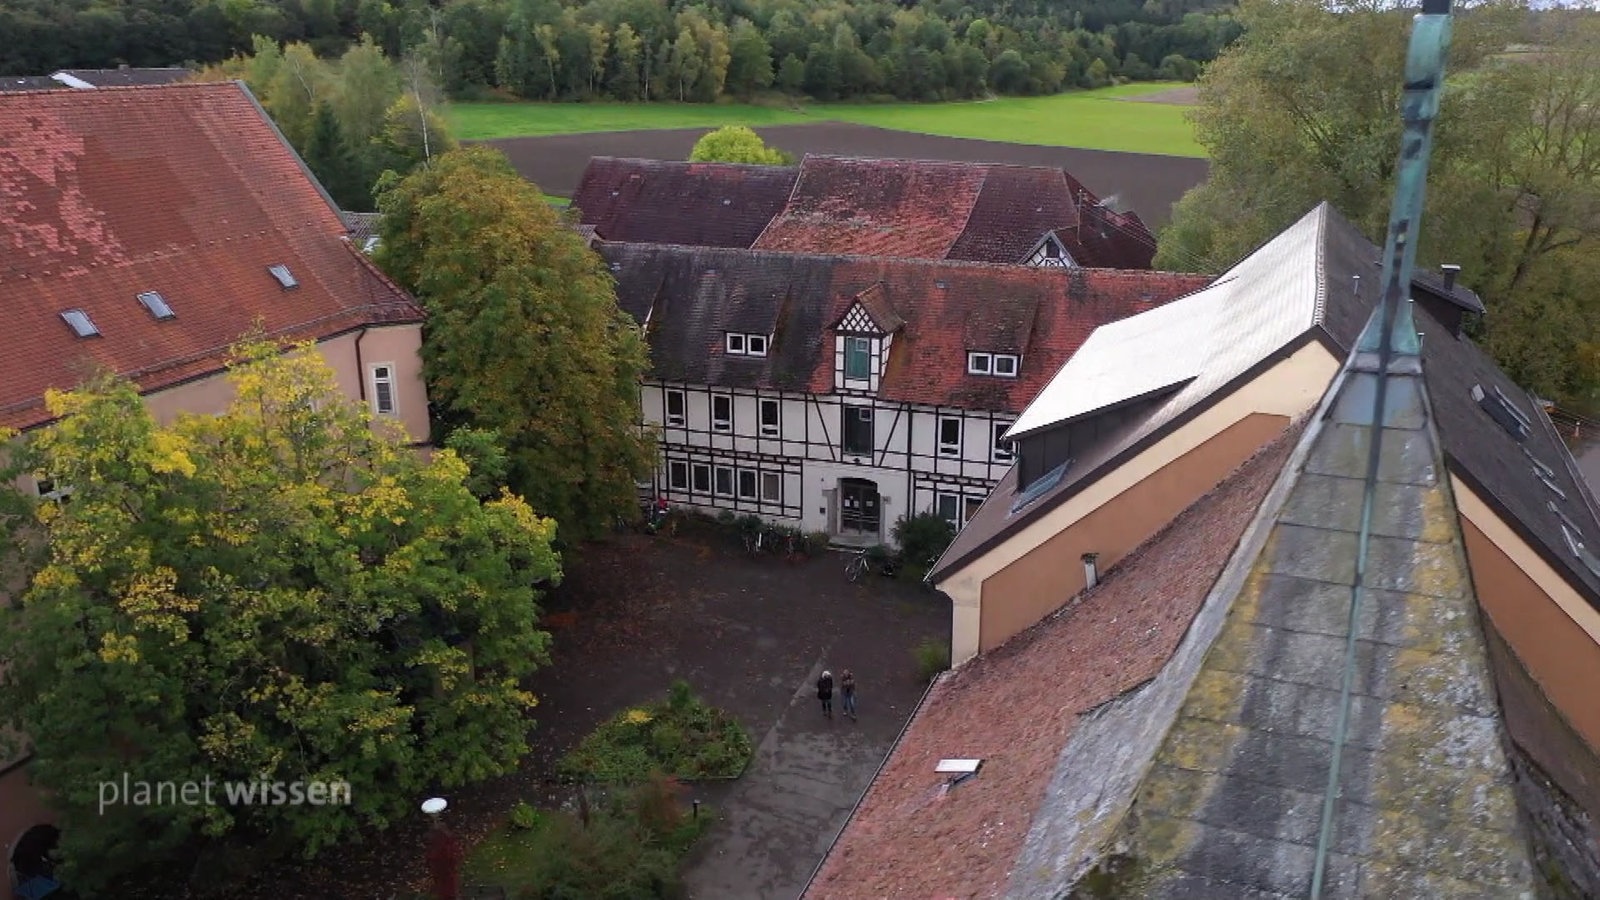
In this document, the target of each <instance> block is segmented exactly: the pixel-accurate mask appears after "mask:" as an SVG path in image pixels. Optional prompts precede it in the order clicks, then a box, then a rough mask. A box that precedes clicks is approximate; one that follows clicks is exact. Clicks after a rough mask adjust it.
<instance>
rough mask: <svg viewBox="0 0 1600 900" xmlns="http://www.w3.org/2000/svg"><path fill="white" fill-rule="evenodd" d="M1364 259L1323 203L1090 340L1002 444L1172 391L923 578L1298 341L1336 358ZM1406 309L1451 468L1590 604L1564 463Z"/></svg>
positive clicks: (1502, 381)
mask: <svg viewBox="0 0 1600 900" xmlns="http://www.w3.org/2000/svg"><path fill="white" fill-rule="evenodd" d="M1378 253H1379V251H1378V248H1377V247H1376V246H1374V245H1373V244H1372V243H1371V242H1370V241H1368V240H1367V239H1366V238H1365V237H1363V236H1362V235H1361V233H1360V232H1359V231H1358V230H1357V229H1356V228H1355V226H1354V225H1352V224H1351V223H1350V222H1349V220H1347V219H1345V218H1344V217H1343V216H1342V215H1340V214H1339V213H1338V211H1337V210H1335V209H1334V208H1333V207H1332V206H1331V205H1329V204H1326V203H1324V204H1321V205H1319V206H1318V207H1317V208H1316V209H1314V210H1312V211H1311V212H1310V213H1308V214H1307V215H1306V216H1305V217H1304V218H1302V219H1301V220H1300V221H1299V222H1297V223H1295V224H1294V225H1292V226H1290V227H1289V228H1288V229H1286V230H1285V231H1284V232H1282V233H1281V234H1279V235H1278V236H1277V237H1275V238H1273V239H1272V240H1270V241H1268V242H1267V243H1266V244H1264V245H1262V247H1261V248H1260V249H1258V250H1256V251H1255V252H1254V253H1252V254H1251V255H1250V256H1248V257H1246V258H1245V259H1244V260H1242V261H1241V262H1240V263H1239V264H1238V265H1236V266H1234V267H1233V268H1232V269H1230V270H1229V271H1228V272H1226V273H1224V274H1223V275H1221V276H1220V277H1218V278H1217V280H1216V282H1215V283H1214V284H1213V285H1212V286H1210V287H1209V288H1207V289H1205V290H1202V291H1198V292H1196V293H1194V294H1191V295H1190V296H1188V297H1185V298H1183V299H1181V300H1178V301H1176V302H1174V303H1172V304H1169V305H1167V306H1165V307H1163V308H1161V309H1158V310H1154V311H1151V312H1147V313H1143V314H1141V315H1139V316H1137V317H1134V318H1130V319H1126V320H1122V321H1119V322H1117V323H1115V324H1111V325H1108V326H1105V327H1102V328H1101V329H1099V330H1097V331H1096V333H1095V334H1094V336H1093V337H1091V338H1090V339H1089V340H1088V341H1086V342H1085V343H1084V345H1083V348H1082V349H1081V350H1080V351H1079V352H1078V353H1076V354H1075V355H1074V356H1073V358H1072V359H1071V360H1070V361H1069V362H1068V363H1067V365H1065V366H1063V367H1062V369H1061V371H1060V372H1058V373H1057V374H1056V376H1055V377H1054V378H1052V379H1051V381H1050V383H1049V386H1047V387H1046V388H1045V389H1044V390H1042V391H1041V392H1040V393H1039V395H1038V398H1037V399H1036V400H1035V401H1034V402H1033V404H1032V405H1031V406H1030V407H1029V409H1028V410H1026V411H1024V413H1023V414H1022V415H1021V416H1020V417H1019V418H1018V420H1017V422H1016V424H1015V425H1014V426H1013V428H1012V433H1013V435H1016V434H1022V433H1028V432H1037V431H1040V430H1043V429H1047V428H1049V427H1052V426H1053V425H1058V424H1062V423H1066V422H1070V421H1072V420H1073V419H1076V418H1081V417H1084V416H1087V415H1091V414H1094V413H1095V412H1096V411H1098V410H1101V409H1106V408H1109V407H1111V406H1115V405H1119V404H1121V403H1123V402H1126V401H1127V400H1128V399H1132V397H1133V396H1135V395H1137V394H1139V393H1140V392H1141V391H1149V390H1152V389H1155V388H1158V387H1160V386H1162V385H1163V383H1165V384H1167V385H1172V384H1180V385H1182V386H1181V387H1180V388H1179V389H1178V390H1176V391H1173V392H1171V393H1170V394H1168V395H1167V396H1165V397H1163V398H1162V399H1160V400H1159V401H1158V402H1156V403H1154V404H1153V405H1152V406H1151V408H1150V409H1148V410H1147V411H1145V412H1143V413H1141V414H1140V415H1139V416H1138V417H1136V418H1134V419H1133V421H1131V422H1130V423H1129V424H1128V425H1127V426H1126V427H1124V428H1123V429H1122V430H1121V431H1118V432H1115V433H1113V434H1112V435H1111V436H1110V437H1109V438H1108V439H1107V440H1105V441H1104V442H1103V443H1102V444H1100V445H1099V446H1098V447H1097V448H1096V449H1094V450H1093V451H1091V452H1090V453H1089V454H1088V455H1086V456H1085V457H1083V458H1081V459H1079V460H1077V461H1076V462H1075V463H1074V464H1073V467H1072V471H1069V472H1068V473H1067V477H1065V478H1063V479H1062V481H1061V483H1060V484H1059V485H1057V486H1055V487H1053V488H1051V489H1050V490H1049V491H1048V492H1046V493H1045V494H1043V495H1042V496H1040V497H1039V498H1038V499H1037V500H1035V501H1034V502H1032V503H1030V504H1029V505H1028V506H1027V507H1025V508H1024V509H1022V510H1019V511H1017V512H1015V513H1012V512H1011V504H1010V503H1009V502H1005V503H999V502H990V503H985V504H984V506H983V508H982V509H981V510H980V511H979V512H978V514H977V515H976V516H975V517H974V518H973V519H972V521H971V522H969V523H968V524H967V526H966V527H965V528H964V529H962V531H961V533H960V534H958V535H957V536H956V540H955V542H954V543H952V544H951V546H950V548H949V549H948V550H947V551H946V552H945V554H944V556H943V557H941V559H940V560H939V563H938V565H937V566H935V568H934V571H933V575H932V577H935V578H938V579H943V578H946V577H948V576H949V575H950V574H952V573H953V572H955V571H957V570H958V569H960V568H962V567H964V566H965V565H966V564H968V563H969V562H971V561H972V560H974V559H976V558H977V557H978V556H979V555H981V554H982V553H984V552H986V551H987V550H988V549H989V548H991V547H993V546H995V545H996V544H997V543H999V542H1000V541H1003V540H1005V539H1006V537H1007V536H1008V535H1011V534H1014V533H1015V532H1016V531H1017V530H1018V529H1020V528H1022V527H1023V526H1025V525H1026V524H1027V523H1028V522H1030V521H1033V520H1034V519H1035V518H1037V517H1038V516H1040V515H1043V514H1044V513H1045V512H1047V511H1048V510H1050V509H1052V508H1054V507H1055V506H1057V505H1059V504H1060V503H1062V502H1065V501H1066V499H1067V498H1069V497H1071V496H1074V495H1075V494H1076V493H1078V492H1079V491H1081V490H1082V489H1083V488H1085V487H1086V486H1087V485H1089V484H1092V483H1094V482H1095V481H1096V480H1098V479H1099V478H1100V477H1101V476H1102V475H1103V474H1105V473H1106V472H1108V471H1110V470H1111V469H1114V468H1115V467H1117V466H1119V465H1121V464H1122V463H1123V462H1124V461H1125V460H1126V459H1128V458H1130V457H1131V456H1132V455H1134V454H1136V453H1138V452H1140V451H1141V450H1142V449H1143V448H1144V447H1146V446H1148V445H1149V444H1150V443H1152V442H1153V441H1155V440H1158V439H1159V438H1160V437H1161V436H1163V435H1164V434H1165V433H1166V432H1167V431H1169V430H1170V429H1172V428H1174V427H1176V426H1177V425H1179V424H1182V422H1184V421H1187V420H1188V419H1189V418H1191V417H1193V416H1194V415H1196V414H1198V413H1199V412H1201V411H1203V410H1204V409H1207V408H1209V407H1210V406H1211V405H1212V404H1213V403H1215V402H1216V401H1217V400H1219V399H1221V398H1222V397H1223V396H1226V395H1227V393H1228V392H1229V391H1231V390H1232V388H1233V386H1234V384H1235V383H1236V382H1238V381H1240V380H1242V379H1244V378H1246V377H1253V375H1254V373H1256V372H1257V371H1259V369H1260V367H1262V366H1264V365H1266V364H1268V363H1270V362H1271V361H1272V360H1274V359H1276V358H1280V357H1281V356H1283V355H1284V354H1286V353H1287V352H1288V351H1290V350H1292V349H1293V348H1295V347H1297V346H1299V345H1300V344H1301V343H1303V342H1305V341H1307V340H1320V341H1322V342H1323V343H1324V344H1326V345H1327V346H1328V348H1329V350H1330V351H1331V352H1333V353H1334V354H1335V355H1338V356H1343V355H1344V354H1345V353H1347V352H1348V351H1349V350H1350V348H1352V347H1353V346H1354V341H1355V340H1356V338H1357V336H1358V335H1359V333H1360V329H1361V327H1362V326H1363V324H1364V323H1365V321H1366V317H1367V316H1368V315H1369V314H1370V311H1371V309H1372V305H1373V303H1374V299H1375V294H1376V293H1377V290H1378V284H1377V282H1378V280H1379V277H1380V274H1381V273H1380V272H1379V269H1378V266H1377V264H1376V260H1377V257H1378ZM1422 287H1423V289H1424V290H1427V288H1426V285H1422ZM1440 287H1442V285H1440ZM1458 296H1459V293H1458ZM1452 302H1453V303H1455V305H1458V306H1459V305H1461V304H1460V303H1459V302H1456V301H1452ZM1414 309H1415V312H1416V316H1417V330H1418V331H1420V332H1422V333H1423V334H1424V339H1423V353H1422V359H1423V371H1424V375H1425V377H1426V380H1427V384H1428V387H1429V390H1430V392H1431V394H1432V398H1433V404H1434V407H1435V412H1436V414H1437V417H1438V428H1439V431H1440V437H1441V441H1442V445H1443V453H1444V458H1445V460H1446V462H1447V463H1448V464H1449V465H1450V467H1451V471H1452V472H1454V473H1456V474H1458V475H1460V476H1461V477H1462V478H1463V479H1464V480H1466V481H1467V482H1468V483H1470V484H1472V485H1473V486H1474V488H1475V489H1476V490H1480V491H1482V492H1483V493H1484V494H1485V496H1486V499H1488V500H1489V502H1490V503H1491V504H1492V505H1494V506H1495V507H1496V509H1497V512H1498V514H1499V515H1501V516H1502V517H1503V518H1504V519H1505V520H1506V521H1507V522H1508V524H1510V525H1511V526H1512V527H1514V528H1516V529H1517V530H1518V532H1519V533H1521V534H1522V535H1523V537H1524V539H1526V540H1528V541H1529V543H1530V544H1531V545H1532V546H1534V547H1535V548H1536V549H1538V550H1539V552H1540V553H1541V554H1542V555H1543V556H1545V558H1546V559H1547V561H1549V562H1550V563H1551V564H1552V565H1553V566H1555V568H1556V569H1557V570H1558V571H1561V572H1562V573H1563V574H1564V576H1565V577H1566V578H1567V579H1568V580H1569V581H1570V582H1571V583H1572V584H1573V585H1574V586H1575V587H1578V588H1579V589H1580V592H1581V593H1583V594H1584V595H1585V596H1586V597H1587V598H1588V599H1589V602H1590V603H1592V604H1595V605H1596V606H1597V607H1600V573H1596V572H1593V571H1591V570H1590V569H1589V568H1588V567H1587V566H1586V565H1585V564H1583V563H1582V562H1581V561H1580V560H1579V559H1578V558H1577V557H1576V556H1575V555H1574V554H1573V553H1572V552H1571V551H1570V549H1569V547H1568V546H1567V542H1566V539H1565V537H1564V535H1563V534H1562V529H1561V523H1560V519H1559V518H1558V517H1557V516H1555V515H1554V514H1553V513H1551V511H1550V510H1549V508H1548V504H1549V503H1550V502H1556V503H1557V504H1558V506H1559V508H1561V509H1562V511H1563V514H1564V515H1567V516H1568V517H1569V518H1570V519H1572V520H1573V521H1574V522H1575V523H1576V524H1577V525H1578V526H1579V529H1580V531H1581V532H1582V533H1583V535H1584V539H1585V540H1587V541H1589V542H1590V543H1589V547H1591V548H1593V547H1596V546H1600V515H1597V513H1596V512H1595V510H1594V508H1593V506H1594V504H1593V502H1592V500H1591V499H1590V495H1589V493H1588V491H1587V489H1586V488H1585V487H1584V486H1583V485H1582V483H1581V479H1579V478H1578V476H1577V475H1576V474H1575V469H1574V466H1573V463H1572V460H1571V454H1570V453H1569V452H1568V451H1567V449H1566V447H1565V446H1564V445H1563V443H1562V442H1561V440H1560V437H1559V436H1558V435H1557V434H1556V433H1555V430H1554V429H1553V427H1551V426H1550V425H1549V422H1548V419H1547V418H1546V417H1545V415H1544V412H1543V410H1542V409H1541V408H1540V407H1539V405H1538V403H1537V402H1536V401H1535V399H1534V398H1533V397H1532V396H1531V395H1529V394H1528V393H1527V392H1526V391H1523V390H1522V389H1520V388H1518V387H1517V386H1516V384H1515V383H1514V382H1512V380H1511V379H1510V378H1509V377H1508V376H1507V375H1506V374H1505V373H1504V372H1502V371H1501V370H1500V369H1499V367H1498V366H1496V365H1495V364H1494V362H1493V360H1491V359H1490V358H1489V356H1488V355H1487V354H1485V353H1484V352H1483V351H1482V350H1481V349H1480V348H1478V347H1477V346H1476V345H1475V344H1473V343H1472V341H1471V340H1470V339H1468V338H1466V337H1465V336H1457V335H1455V334H1453V333H1452V331H1451V329H1450V328H1448V327H1446V326H1445V325H1443V324H1441V323H1440V322H1439V321H1438V320H1437V319H1435V318H1434V312H1433V311H1432V309H1431V308H1430V306H1429V305H1428V304H1426V303H1422V302H1419V303H1416V304H1415V305H1414ZM1474 384H1481V385H1482V386H1483V387H1484V389H1485V390H1486V391H1488V390H1490V389H1491V388H1498V389H1499V390H1500V391H1501V392H1502V393H1504V394H1505V395H1506V396H1508V397H1512V398H1515V400H1516V402H1517V404H1518V405H1519V408H1520V409H1521V410H1522V411H1523V412H1524V413H1525V414H1526V415H1527V416H1528V417H1529V420H1530V421H1531V422H1533V423H1534V424H1536V425H1537V426H1538V427H1536V428H1533V429H1532V433H1531V434H1530V435H1529V436H1528V438H1527V439H1526V441H1524V442H1518V441H1517V440H1516V439H1515V438H1514V437H1513V436H1512V435H1510V434H1509V433H1507V432H1506V431H1505V429H1503V428H1501V427H1500V426H1499V425H1497V424H1496V423H1495V421H1494V420H1493V419H1492V418H1491V417H1490V416H1489V414H1488V413H1486V412H1484V411H1483V409H1482V408H1481V407H1480V406H1479V405H1478V403H1477V402H1476V401H1475V400H1473V399H1472V397H1471V394H1470V391H1471V389H1472V387H1473V385H1474ZM1524 449H1526V450H1527V451H1528V452H1530V453H1532V454H1533V455H1534V456H1536V457H1537V458H1538V459H1540V460H1541V461H1542V462H1543V463H1544V464H1545V465H1546V466H1548V467H1549V468H1550V469H1551V470H1552V474H1551V475H1550V476H1549V477H1550V480H1551V481H1552V483H1554V484H1555V485H1556V486H1557V488H1559V490H1560V491H1561V493H1562V494H1565V495H1566V499H1565V500H1562V499H1561V498H1560V497H1559V496H1558V495H1556V493H1555V492H1554V491H1552V490H1551V489H1550V488H1549V487H1547V486H1546V485H1545V484H1544V481H1543V480H1541V479H1540V478H1539V477H1538V476H1537V475H1535V473H1534V466H1533V464H1532V463H1531V461H1529V460H1528V458H1527V454H1525V453H1524ZM1015 478H1016V470H1015V468H1013V470H1012V471H1011V472H1008V473H1007V475H1006V477H1005V479H1003V480H1002V481H1001V483H1000V485H999V486H997V487H996V489H995V495H996V496H1001V495H1009V494H1010V492H1012V491H1015V490H1016V485H1015Z"/></svg>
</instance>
